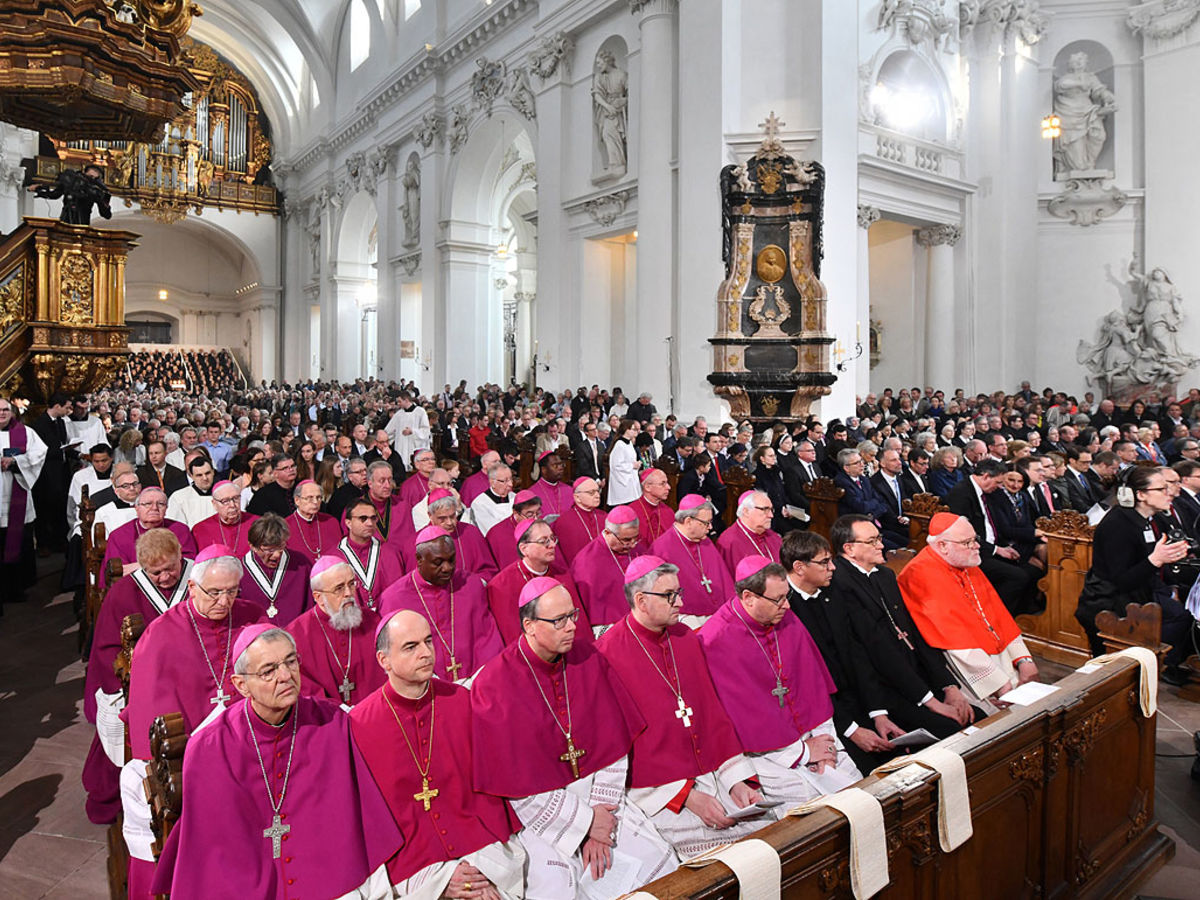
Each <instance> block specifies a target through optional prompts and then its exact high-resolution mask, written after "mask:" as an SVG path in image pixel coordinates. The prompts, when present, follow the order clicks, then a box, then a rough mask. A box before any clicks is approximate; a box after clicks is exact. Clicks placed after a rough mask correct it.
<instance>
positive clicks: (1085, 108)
mask: <svg viewBox="0 0 1200 900" xmlns="http://www.w3.org/2000/svg"><path fill="white" fill-rule="evenodd" d="M1067 66H1068V71H1067V73H1066V74H1065V75H1062V76H1061V77H1059V78H1057V79H1055V81H1054V112H1055V114H1056V115H1057V116H1058V118H1059V122H1060V125H1061V127H1062V134H1061V135H1060V136H1059V137H1058V139H1057V140H1055V142H1054V169H1055V172H1054V175H1055V177H1056V178H1060V179H1065V178H1075V177H1080V176H1081V175H1083V174H1084V173H1088V174H1092V173H1094V172H1095V169H1096V160H1097V158H1098V157H1099V156H1100V151H1101V150H1102V149H1104V142H1105V141H1107V140H1108V132H1107V130H1106V129H1105V127H1104V117H1105V116H1110V115H1112V114H1113V113H1114V112H1116V111H1117V103H1116V96H1115V95H1114V94H1113V92H1112V91H1110V90H1109V89H1108V88H1107V87H1105V85H1104V83H1103V82H1102V81H1101V80H1100V79H1099V78H1097V77H1096V76H1095V74H1093V73H1092V72H1089V71H1088V56H1087V54H1086V53H1072V54H1071V56H1070V58H1069V59H1068V62H1067Z"/></svg>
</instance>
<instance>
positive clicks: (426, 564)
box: [417, 537, 457, 587]
mask: <svg viewBox="0 0 1200 900" xmlns="http://www.w3.org/2000/svg"><path fill="white" fill-rule="evenodd" d="M456 558H457V554H456V553H455V550H454V541H452V540H450V538H448V537H444V538H438V539H437V540H435V541H429V542H427V543H424V544H422V545H421V546H420V547H419V548H418V549H417V574H418V575H420V576H421V577H422V578H424V579H425V580H426V581H427V582H429V583H430V584H433V585H437V586H438V587H442V586H444V585H447V584H449V583H450V579H451V578H452V577H453V575H454V562H455V559H456Z"/></svg>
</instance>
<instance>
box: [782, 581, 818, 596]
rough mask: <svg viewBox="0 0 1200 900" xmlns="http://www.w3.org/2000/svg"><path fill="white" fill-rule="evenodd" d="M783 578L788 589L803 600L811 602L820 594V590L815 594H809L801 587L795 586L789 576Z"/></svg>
mask: <svg viewBox="0 0 1200 900" xmlns="http://www.w3.org/2000/svg"><path fill="white" fill-rule="evenodd" d="M785 577H786V578H787V583H788V587H790V588H791V589H792V590H793V591H795V592H796V593H797V594H799V595H800V596H801V597H802V598H804V599H805V600H811V599H813V597H816V596H817V594H820V593H821V591H820V589H819V588H818V590H817V593H816V594H809V593H807V592H806V591H805V590H804V589H803V588H802V587H800V585H798V584H796V582H795V581H793V580H792V576H791V575H787V576H785Z"/></svg>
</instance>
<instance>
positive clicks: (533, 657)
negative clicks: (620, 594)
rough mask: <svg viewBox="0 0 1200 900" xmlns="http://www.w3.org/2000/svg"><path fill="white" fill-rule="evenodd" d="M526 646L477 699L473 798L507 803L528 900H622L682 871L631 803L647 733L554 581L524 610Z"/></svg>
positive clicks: (531, 596) (481, 686)
mask: <svg viewBox="0 0 1200 900" xmlns="http://www.w3.org/2000/svg"><path fill="white" fill-rule="evenodd" d="M517 603H518V604H519V605H518V615H519V618H520V622H521V635H520V636H519V637H518V638H517V639H516V640H514V641H513V642H512V643H510V644H509V645H508V646H507V647H505V648H504V651H503V652H502V653H501V654H500V655H499V656H498V657H496V658H495V659H493V660H492V661H491V662H489V663H488V664H487V665H485V666H484V667H483V670H482V671H481V672H480V673H479V675H478V676H476V679H475V683H474V685H473V687H472V690H471V707H472V712H473V717H474V718H473V723H472V724H473V728H474V733H475V743H476V746H480V747H484V746H486V747H487V748H488V750H487V753H480V754H476V755H475V757H474V763H475V773H474V777H475V781H474V784H475V789H476V790H480V791H486V792H487V793H489V794H493V795H495V796H497V797H504V798H506V799H508V800H509V801H510V802H511V803H512V806H513V809H514V810H515V811H516V814H517V816H518V818H519V819H520V820H521V824H522V825H523V828H522V831H521V833H520V835H519V837H520V840H521V843H522V844H523V845H524V847H525V850H526V852H527V853H528V854H529V866H528V880H527V885H526V890H525V896H526V898H528V900H570V898H575V897H583V898H589V900H591V898H597V900H599V898H613V897H619V896H621V895H622V894H624V893H627V892H629V891H632V890H633V889H634V888H636V887H638V886H640V885H642V884H645V883H647V882H649V881H652V880H654V879H655V878H660V877H662V876H663V875H666V874H668V873H670V872H671V871H673V870H674V869H675V868H676V866H677V861H676V858H675V854H674V853H673V852H672V850H671V847H670V846H669V845H668V844H667V842H666V841H665V840H663V838H662V836H660V835H659V834H658V833H657V832H656V831H655V829H654V827H653V826H652V825H651V824H650V822H649V820H648V819H647V817H646V815H645V814H644V813H643V812H642V811H641V810H640V809H639V808H638V807H637V806H635V805H633V804H632V803H630V802H629V800H628V798H627V796H626V792H625V786H626V782H627V778H628V773H629V752H630V747H631V746H632V745H633V743H634V741H635V739H636V737H637V735H638V734H640V733H641V732H642V731H643V729H644V728H645V722H644V721H643V720H642V717H641V715H640V713H639V711H638V708H637V705H636V704H635V702H634V701H633V699H632V698H631V697H630V695H629V693H628V691H627V690H626V688H625V686H624V685H623V684H622V681H621V679H619V678H618V677H616V673H615V672H614V671H613V670H612V668H611V667H610V666H609V665H608V663H607V661H606V660H605V659H604V657H602V656H601V655H600V654H598V653H597V652H596V651H595V649H594V648H593V647H592V646H590V645H580V644H578V643H576V641H575V635H576V629H577V622H578V615H579V610H578V608H577V607H576V606H575V602H574V600H572V598H571V596H570V594H568V593H567V591H566V590H565V589H564V588H563V587H562V585H560V584H559V583H558V582H557V581H555V580H554V579H553V578H548V577H541V578H535V579H533V580H532V581H530V582H529V583H528V584H527V585H525V587H524V588H523V589H522V591H521V594H520V596H519V597H518V598H517Z"/></svg>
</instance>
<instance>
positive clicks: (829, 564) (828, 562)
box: [808, 556, 833, 569]
mask: <svg viewBox="0 0 1200 900" xmlns="http://www.w3.org/2000/svg"><path fill="white" fill-rule="evenodd" d="M808 565H810V566H820V567H821V568H822V569H829V568H833V557H832V556H825V557H822V558H821V559H810V560H809V561H808Z"/></svg>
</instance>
